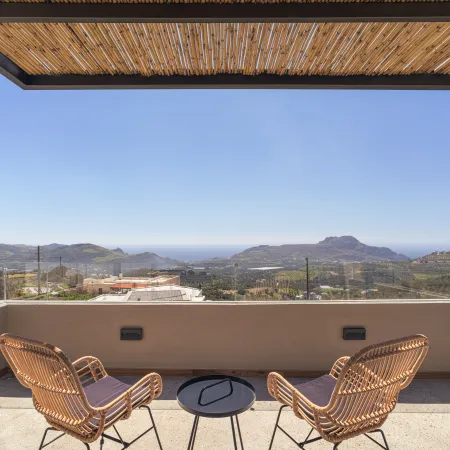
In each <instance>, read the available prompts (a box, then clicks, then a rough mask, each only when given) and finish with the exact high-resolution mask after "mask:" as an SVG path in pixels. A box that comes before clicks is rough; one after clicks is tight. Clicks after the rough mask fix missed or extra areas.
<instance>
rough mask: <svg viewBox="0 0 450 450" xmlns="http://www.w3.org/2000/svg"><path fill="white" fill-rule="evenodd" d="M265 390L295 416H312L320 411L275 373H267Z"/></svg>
mask: <svg viewBox="0 0 450 450" xmlns="http://www.w3.org/2000/svg"><path fill="white" fill-rule="evenodd" d="M267 389H268V391H269V394H270V395H271V396H272V397H273V398H275V399H276V400H278V401H279V402H280V403H283V404H285V405H288V406H290V407H291V408H292V409H293V410H294V413H295V415H297V416H299V417H300V416H302V414H301V412H304V413H306V414H312V413H313V412H314V411H315V410H318V409H321V408H320V407H318V406H317V405H315V404H314V403H311V402H310V401H309V400H308V399H307V398H306V397H305V396H304V395H303V394H302V393H301V392H299V391H298V390H297V389H296V388H295V387H294V386H292V384H291V383H289V381H287V380H286V379H285V378H284V377H283V376H282V375H280V374H279V373H277V372H271V373H269V376H268V378H267Z"/></svg>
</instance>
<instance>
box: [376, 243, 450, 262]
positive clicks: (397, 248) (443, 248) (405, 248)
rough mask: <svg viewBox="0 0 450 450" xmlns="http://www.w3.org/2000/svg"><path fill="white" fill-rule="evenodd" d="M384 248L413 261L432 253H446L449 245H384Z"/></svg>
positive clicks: (449, 248)
mask: <svg viewBox="0 0 450 450" xmlns="http://www.w3.org/2000/svg"><path fill="white" fill-rule="evenodd" d="M385 247H389V248H390V249H391V250H392V251H394V252H397V253H403V254H404V255H406V256H408V257H409V258H412V259H415V258H419V257H421V256H425V255H429V254H430V253H433V252H434V251H439V252H448V251H450V245H449V244H442V245H436V244H423V245H392V246H389V245H386V246H385Z"/></svg>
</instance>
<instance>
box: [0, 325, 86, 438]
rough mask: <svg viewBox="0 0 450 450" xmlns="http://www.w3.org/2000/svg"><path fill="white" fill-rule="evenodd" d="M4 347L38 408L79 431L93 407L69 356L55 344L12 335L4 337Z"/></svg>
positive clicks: (0, 338)
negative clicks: (87, 398)
mask: <svg viewBox="0 0 450 450" xmlns="http://www.w3.org/2000/svg"><path fill="white" fill-rule="evenodd" d="M0 349H1V350H2V352H3V355H4V356H5V358H6V360H7V362H8V364H9V366H10V367H11V369H12V370H13V371H14V374H15V375H16V377H17V379H18V380H19V381H20V383H22V384H23V385H24V386H26V387H27V388H29V389H31V391H32V393H33V402H34V405H35V407H36V409H37V410H38V411H39V412H40V413H42V414H44V415H45V416H46V418H47V419H48V420H49V421H51V422H54V423H58V424H60V425H62V426H64V427H65V428H68V429H72V430H73V431H74V432H77V433H78V432H79V430H80V425H81V424H83V423H85V422H86V421H87V420H88V419H89V417H90V416H89V413H90V411H91V408H90V406H89V404H88V402H87V400H86V396H85V394H84V390H83V387H82V386H81V383H80V380H79V378H78V375H77V373H76V371H75V369H74V368H73V366H72V364H71V362H70V360H69V359H68V358H67V356H66V355H65V354H64V353H63V352H62V351H61V350H60V349H59V348H57V347H54V346H53V345H50V344H47V343H44V342H39V341H33V340H30V339H26V338H22V337H19V336H13V335H10V334H3V335H1V336H0Z"/></svg>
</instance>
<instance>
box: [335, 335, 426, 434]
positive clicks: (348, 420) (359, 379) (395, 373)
mask: <svg viewBox="0 0 450 450" xmlns="http://www.w3.org/2000/svg"><path fill="white" fill-rule="evenodd" d="M427 351H428V339H427V338H426V337H425V336H423V335H415V336H409V337H404V338H400V339H395V340H392V341H388V342H383V343H380V344H375V345H370V346H368V347H366V348H363V349H362V350H360V351H359V352H358V353H356V354H355V355H353V356H352V357H351V358H350V359H349V360H348V361H347V362H346V363H345V365H344V367H343V368H342V371H341V373H340V375H339V377H338V380H337V383H336V387H335V389H334V392H333V395H332V397H331V399H330V403H329V405H328V406H329V408H328V412H327V416H328V418H329V419H330V420H331V421H332V422H333V423H334V424H338V425H339V426H340V427H344V428H347V429H346V430H342V432H343V433H344V434H347V433H360V432H361V431H362V430H364V429H366V430H369V429H370V428H374V427H375V428H376V427H378V426H380V423H381V422H383V421H384V420H385V419H386V417H387V415H388V414H389V413H390V412H391V411H392V410H393V409H394V407H395V405H396V403H397V399H398V394H399V392H400V390H401V389H404V388H405V387H406V386H408V385H409V383H411V381H412V379H413V378H414V376H415V375H416V373H417V370H418V369H419V367H420V365H421V364H422V361H423V360H424V358H425V356H426V354H427Z"/></svg>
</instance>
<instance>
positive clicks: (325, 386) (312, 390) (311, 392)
mask: <svg viewBox="0 0 450 450" xmlns="http://www.w3.org/2000/svg"><path fill="white" fill-rule="evenodd" d="M336 381H337V380H336V378H333V377H332V376H331V375H324V376H323V377H320V378H316V379H315V380H313V381H307V382H306V383H301V384H294V385H293V386H294V387H295V388H296V389H297V390H298V391H299V392H300V393H302V394H303V395H304V396H305V397H306V398H307V399H308V400H309V401H310V402H311V403H314V404H315V405H317V406H327V405H328V403H329V402H330V398H331V394H332V393H333V390H334V387H335V386H336Z"/></svg>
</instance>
